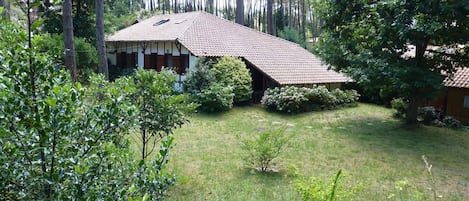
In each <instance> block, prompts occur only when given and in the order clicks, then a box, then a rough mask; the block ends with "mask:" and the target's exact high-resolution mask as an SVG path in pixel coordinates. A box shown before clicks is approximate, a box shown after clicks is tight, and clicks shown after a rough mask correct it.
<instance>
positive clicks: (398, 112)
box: [391, 98, 409, 118]
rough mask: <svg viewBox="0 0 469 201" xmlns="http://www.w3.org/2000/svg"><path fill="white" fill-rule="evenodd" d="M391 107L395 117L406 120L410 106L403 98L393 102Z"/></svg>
mask: <svg viewBox="0 0 469 201" xmlns="http://www.w3.org/2000/svg"><path fill="white" fill-rule="evenodd" d="M391 107H392V109H394V116H395V117H396V118H405V116H406V115H405V114H406V112H407V108H408V107H409V104H408V103H407V101H404V99H402V98H396V99H393V100H392V101H391Z"/></svg>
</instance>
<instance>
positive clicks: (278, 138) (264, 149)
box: [241, 128, 290, 172]
mask: <svg viewBox="0 0 469 201" xmlns="http://www.w3.org/2000/svg"><path fill="white" fill-rule="evenodd" d="M284 130H285V129H282V128H279V129H274V130H268V131H264V132H262V133H260V134H259V135H258V136H255V137H254V138H252V139H245V140H241V143H242V149H243V151H245V153H246V156H245V157H244V160H245V161H246V163H247V164H248V165H249V166H250V167H253V168H255V169H257V170H259V171H261V172H269V171H274V169H273V168H272V161H273V160H274V159H276V158H277V157H278V156H279V154H280V153H281V151H282V149H283V147H284V146H285V145H286V144H287V142H288V140H289V139H290V136H288V135H285V134H284Z"/></svg>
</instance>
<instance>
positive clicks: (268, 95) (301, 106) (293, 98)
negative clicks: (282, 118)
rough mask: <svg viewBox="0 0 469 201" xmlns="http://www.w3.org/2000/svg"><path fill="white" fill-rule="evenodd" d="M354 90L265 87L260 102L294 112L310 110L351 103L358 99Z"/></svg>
mask: <svg viewBox="0 0 469 201" xmlns="http://www.w3.org/2000/svg"><path fill="white" fill-rule="evenodd" d="M358 97H359V94H358V93H357V92H356V91H355V90H347V91H342V90H340V89H335V90H333V91H332V92H330V91H329V90H328V89H327V88H326V87H324V86H315V87H313V88H306V87H294V86H285V87H281V88H280V87H277V88H273V89H267V90H266V91H265V93H264V96H263V97H262V101H261V103H262V104H263V105H264V107H266V108H267V109H270V110H275V111H280V112H287V113H296V112H305V111H311V110H314V109H317V108H333V107H337V106H344V105H352V104H354V103H355V102H356V101H357V100H358Z"/></svg>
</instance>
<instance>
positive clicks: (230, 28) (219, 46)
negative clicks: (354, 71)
mask: <svg viewBox="0 0 469 201" xmlns="http://www.w3.org/2000/svg"><path fill="white" fill-rule="evenodd" d="M162 19H170V21H168V22H167V23H164V24H162V25H160V26H153V24H154V23H155V22H158V21H160V20H162ZM184 20H185V21H184ZM175 22H182V23H179V24H175ZM107 40H108V41H164V40H177V41H179V42H180V43H181V44H182V45H184V47H186V48H187V49H188V50H189V51H191V52H192V54H194V55H195V56H236V57H243V58H244V59H245V60H247V61H248V62H249V63H251V64H253V65H254V66H256V67H257V68H258V69H259V70H261V71H262V72H264V73H265V74H267V75H268V76H269V77H271V78H272V79H273V80H275V81H276V82H278V83H279V84H282V85H283V84H315V83H337V82H347V81H351V80H350V79H349V78H347V77H346V76H344V75H343V74H341V73H337V72H335V71H332V70H328V66H326V65H323V64H322V63H321V61H320V60H319V58H317V57H316V56H314V55H313V54H311V53H310V52H308V51H307V50H305V49H304V48H302V47H300V46H299V45H298V44H295V43H292V42H289V41H286V40H283V39H280V38H277V37H274V36H271V35H268V34H265V33H262V32H259V31H256V30H254V29H251V28H248V27H245V26H241V25H239V24H236V23H234V22H231V21H228V20H225V19H222V18H219V17H216V16H214V15H212V14H208V13H205V12H191V13H183V14H173V15H162V16H156V17H152V18H150V19H148V20H145V21H142V22H140V23H138V24H135V25H133V26H131V27H129V28H126V29H123V30H121V31H119V32H117V33H116V34H114V35H113V36H111V37H109V38H108V39H107Z"/></svg>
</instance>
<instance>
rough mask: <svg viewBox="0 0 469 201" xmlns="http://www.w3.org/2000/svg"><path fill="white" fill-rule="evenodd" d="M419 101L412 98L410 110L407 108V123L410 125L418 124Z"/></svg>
mask: <svg viewBox="0 0 469 201" xmlns="http://www.w3.org/2000/svg"><path fill="white" fill-rule="evenodd" d="M417 116H418V100H417V98H415V97H411V98H410V100H409V108H407V114H406V123H407V124H408V125H415V124H417V123H418V121H417Z"/></svg>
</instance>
